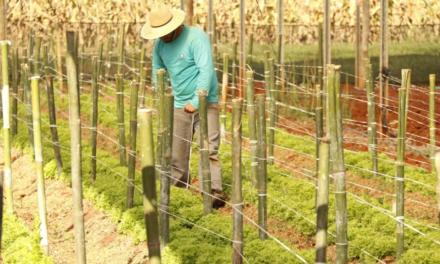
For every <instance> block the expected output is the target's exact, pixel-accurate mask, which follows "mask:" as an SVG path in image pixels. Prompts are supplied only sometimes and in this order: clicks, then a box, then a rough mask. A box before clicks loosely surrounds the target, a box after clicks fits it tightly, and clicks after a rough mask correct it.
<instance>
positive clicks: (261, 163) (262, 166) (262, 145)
mask: <svg viewBox="0 0 440 264" xmlns="http://www.w3.org/2000/svg"><path fill="white" fill-rule="evenodd" d="M256 101H257V108H258V118H256V119H257V141H258V143H257V162H258V171H257V185H258V225H259V226H260V227H261V229H259V236H260V239H262V240H264V239H267V232H266V230H267V159H266V158H267V153H266V151H267V150H266V146H267V145H266V109H265V103H266V97H265V95H264V94H258V95H256Z"/></svg>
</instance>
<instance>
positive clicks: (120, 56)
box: [116, 24, 125, 74]
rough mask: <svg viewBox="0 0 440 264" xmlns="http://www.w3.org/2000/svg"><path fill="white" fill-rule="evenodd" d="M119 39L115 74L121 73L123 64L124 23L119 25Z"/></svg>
mask: <svg viewBox="0 0 440 264" xmlns="http://www.w3.org/2000/svg"><path fill="white" fill-rule="evenodd" d="M118 32H119V40H118V65H117V67H116V72H117V74H122V65H123V64H124V61H125V59H124V57H125V52H124V49H125V47H124V43H125V24H120V25H119V30H118Z"/></svg>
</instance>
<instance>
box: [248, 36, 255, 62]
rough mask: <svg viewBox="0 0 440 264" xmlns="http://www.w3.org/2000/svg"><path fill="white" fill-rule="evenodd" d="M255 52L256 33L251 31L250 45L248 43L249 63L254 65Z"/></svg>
mask: <svg viewBox="0 0 440 264" xmlns="http://www.w3.org/2000/svg"><path fill="white" fill-rule="evenodd" d="M253 53H254V34H253V33H251V35H250V36H249V45H248V54H247V57H248V61H249V62H248V64H249V65H250V66H251V67H252V60H253V55H252V54H253Z"/></svg>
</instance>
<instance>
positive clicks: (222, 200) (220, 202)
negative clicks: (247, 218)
mask: <svg viewBox="0 0 440 264" xmlns="http://www.w3.org/2000/svg"><path fill="white" fill-rule="evenodd" d="M212 196H214V197H212V208H214V209H219V208H222V207H224V206H225V204H226V199H227V197H226V193H225V192H223V191H218V190H212Z"/></svg>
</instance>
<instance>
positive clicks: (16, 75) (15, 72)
mask: <svg viewBox="0 0 440 264" xmlns="http://www.w3.org/2000/svg"><path fill="white" fill-rule="evenodd" d="M19 83H20V66H19V56H18V49H15V52H14V53H13V57H12V109H11V111H12V124H11V134H12V136H15V135H17V126H18V120H17V112H18V85H19Z"/></svg>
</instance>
